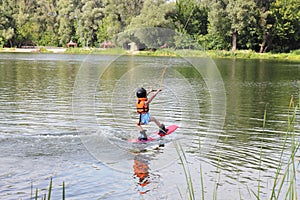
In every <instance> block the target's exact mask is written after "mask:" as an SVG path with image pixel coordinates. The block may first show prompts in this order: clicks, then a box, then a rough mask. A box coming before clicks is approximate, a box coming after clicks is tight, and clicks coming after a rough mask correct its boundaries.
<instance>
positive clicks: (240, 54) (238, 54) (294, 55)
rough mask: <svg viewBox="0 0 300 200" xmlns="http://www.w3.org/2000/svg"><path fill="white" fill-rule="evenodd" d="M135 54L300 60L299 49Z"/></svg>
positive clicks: (142, 53)
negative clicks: (286, 51)
mask: <svg viewBox="0 0 300 200" xmlns="http://www.w3.org/2000/svg"><path fill="white" fill-rule="evenodd" d="M136 55H144V56H187V57H191V56H192V57H205V56H210V57H211V58H241V59H274V60H295V61H300V50H295V51H293V52H291V53H270V52H269V53H257V52H254V51H248V50H238V51H235V52H232V51H225V50H209V51H200V50H176V51H174V50H172V49H163V50H157V51H140V52H137V53H136Z"/></svg>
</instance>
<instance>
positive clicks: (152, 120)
mask: <svg viewBox="0 0 300 200" xmlns="http://www.w3.org/2000/svg"><path fill="white" fill-rule="evenodd" d="M150 122H155V124H156V125H157V126H158V127H159V128H160V127H161V123H159V121H158V120H157V119H156V118H155V117H150Z"/></svg>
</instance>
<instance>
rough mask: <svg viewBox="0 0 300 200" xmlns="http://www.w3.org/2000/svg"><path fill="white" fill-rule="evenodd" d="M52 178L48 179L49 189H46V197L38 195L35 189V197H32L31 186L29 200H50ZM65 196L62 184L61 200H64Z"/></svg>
mask: <svg viewBox="0 0 300 200" xmlns="http://www.w3.org/2000/svg"><path fill="white" fill-rule="evenodd" d="M52 184H53V183H52V177H51V178H50V183H49V187H48V195H47V194H44V195H39V189H38V188H36V189H35V196H32V194H33V191H32V190H33V185H31V198H30V199H34V200H39V199H41V200H51V194H52ZM65 199H66V196H65V182H63V185H62V200H65Z"/></svg>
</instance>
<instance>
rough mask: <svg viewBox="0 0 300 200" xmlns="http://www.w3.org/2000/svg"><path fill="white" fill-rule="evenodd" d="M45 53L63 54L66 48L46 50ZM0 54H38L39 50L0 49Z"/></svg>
mask: <svg viewBox="0 0 300 200" xmlns="http://www.w3.org/2000/svg"><path fill="white" fill-rule="evenodd" d="M46 49H47V51H49V52H51V53H64V52H65V51H66V48H46ZM0 52H12V53H14V52H15V53H40V49H39V48H30V49H24V48H3V49H0Z"/></svg>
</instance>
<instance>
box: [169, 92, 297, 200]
mask: <svg viewBox="0 0 300 200" xmlns="http://www.w3.org/2000/svg"><path fill="white" fill-rule="evenodd" d="M298 101H299V102H298V103H297V104H296V103H295V101H294V97H293V96H292V97H291V100H290V103H289V106H288V118H287V130H286V134H285V136H284V140H283V145H282V147H280V149H279V150H280V157H279V162H278V166H277V169H276V172H275V176H274V180H273V185H272V189H271V195H270V197H269V198H270V200H281V199H290V200H297V199H298V191H297V182H296V181H297V164H296V159H295V157H296V153H297V152H298V150H299V148H300V142H299V139H298V138H297V137H296V136H297V133H296V130H295V125H296V117H297V113H298V112H299V107H300V94H299V97H298ZM266 122H267V105H266V108H265V110H264V117H263V131H264V130H265V128H266ZM288 144H290V145H289V146H288ZM175 147H176V150H177V154H178V156H179V160H180V162H181V164H182V167H183V170H184V175H185V179H186V183H187V190H188V194H189V199H191V200H194V199H195V192H194V188H193V182H192V176H191V174H190V171H189V167H188V161H187V158H186V155H185V152H184V150H183V149H182V146H181V145H180V144H176V145H175ZM288 147H289V148H290V156H289V157H288V161H287V162H286V161H284V153H285V151H286V150H287V148H288ZM262 153H263V147H262V145H261V146H260V156H259V168H258V169H259V174H258V187H257V191H256V192H255V191H253V190H251V193H252V194H253V195H254V196H255V198H256V199H258V200H259V199H261V197H260V196H261V177H260V171H261V164H262ZM299 164H300V163H299ZM283 165H286V167H285V168H283ZM217 173H218V178H217V180H216V182H215V187H214V191H213V199H217V187H218V182H219V177H220V172H219V169H218V170H217ZM200 183H201V190H202V200H204V199H205V197H204V193H205V191H204V181H203V171H202V166H201V164H200ZM248 189H249V188H248ZM181 198H182V196H181ZM182 199H183V198H182ZM240 199H242V196H240Z"/></svg>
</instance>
